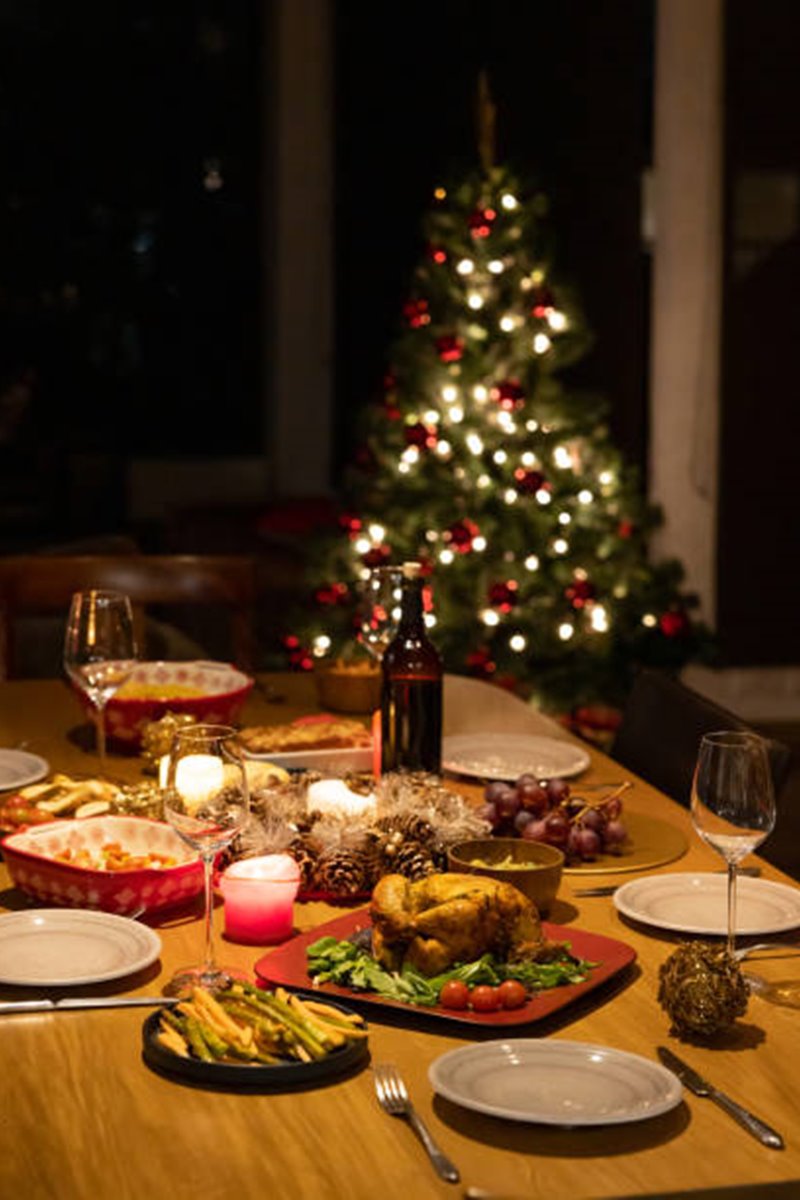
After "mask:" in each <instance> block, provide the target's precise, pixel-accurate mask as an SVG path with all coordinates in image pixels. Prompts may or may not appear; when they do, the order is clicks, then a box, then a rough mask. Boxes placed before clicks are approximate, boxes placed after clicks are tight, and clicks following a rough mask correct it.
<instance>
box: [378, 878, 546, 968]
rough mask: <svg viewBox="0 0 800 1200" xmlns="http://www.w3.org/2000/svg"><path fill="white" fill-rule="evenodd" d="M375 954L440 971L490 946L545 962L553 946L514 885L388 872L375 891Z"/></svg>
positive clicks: (505, 954)
mask: <svg viewBox="0 0 800 1200" xmlns="http://www.w3.org/2000/svg"><path fill="white" fill-rule="evenodd" d="M371 916H372V952H373V954H374V956H375V958H376V959H377V960H378V962H380V963H381V964H382V965H383V966H385V967H388V968H389V969H390V970H398V969H399V968H400V967H401V966H402V964H403V963H404V962H408V963H412V964H413V965H414V966H415V967H417V968H418V970H420V971H422V973H423V974H425V975H438V974H439V973H440V972H441V971H446V970H448V968H450V967H452V966H453V964H454V963H463V962H472V961H473V960H474V959H476V958H480V957H481V955H482V954H486V953H489V952H491V953H492V954H494V955H495V956H496V957H497V958H499V959H502V960H503V961H509V962H519V961H524V960H528V961H533V960H537V959H538V960H541V959H545V958H547V957H548V953H551V952H552V951H553V950H554V949H555V947H554V946H553V944H552V943H549V942H547V941H546V939H545V938H544V936H543V935H542V928H541V924H540V922H539V914H538V912H537V910H536V906H535V905H534V904H533V902H532V901H530V900H529V899H528V898H527V896H524V895H523V894H522V892H520V891H518V890H517V888H515V887H513V886H512V885H511V884H510V883H501V882H500V881H498V880H496V879H490V878H487V877H485V876H483V875H459V874H455V873H446V874H442V875H429V876H427V878H425V879H419V880H416V881H415V882H413V883H412V882H411V880H409V879H406V878H405V876H403V875H384V876H383V878H382V879H381V880H379V882H378V884H377V885H376V887H375V890H374V892H373V894H372V906H371Z"/></svg>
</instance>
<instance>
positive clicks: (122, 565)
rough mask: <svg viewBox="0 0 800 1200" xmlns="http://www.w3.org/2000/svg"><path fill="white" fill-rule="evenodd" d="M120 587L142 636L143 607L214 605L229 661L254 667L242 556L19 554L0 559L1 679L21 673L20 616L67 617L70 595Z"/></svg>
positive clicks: (248, 571) (252, 581) (247, 575)
mask: <svg viewBox="0 0 800 1200" xmlns="http://www.w3.org/2000/svg"><path fill="white" fill-rule="evenodd" d="M86 588H105V589H110V590H114V591H120V592H125V593H126V594H127V595H129V596H130V598H131V601H132V603H133V605H134V608H135V613H136V621H137V626H138V632H139V634H140V637H141V635H142V631H143V628H144V615H145V610H149V609H151V608H152V607H156V608H158V607H161V608H162V609H165V608H167V609H169V610H170V611H172V610H175V609H185V610H187V611H188V610H189V609H190V608H191V609H199V608H200V607H204V608H207V609H209V610H212V609H216V610H218V611H220V612H224V613H225V614H226V617H227V621H228V626H229V629H228V632H229V645H230V649H231V658H232V660H233V661H234V662H235V663H236V665H237V666H239V667H241V668H242V669H243V670H246V671H252V670H253V668H254V666H255V633H254V629H255V605H256V570H255V562H254V560H253V559H252V558H250V557H248V556H244V555H197V554H175V555H171V554H155V555H150V554H121V555H98V554H91V555H82V554H77V555H72V554H69V555H38V554H31V555H18V556H12V557H6V558H0V677H2V676H5V677H10V678H13V677H15V676H17V675H20V674H25V671H24V666H23V664H21V663H20V662H18V656H17V634H18V624H19V620H20V618H23V617H32V616H43V615H52V614H59V615H60V616H64V617H65V616H66V613H67V610H68V607H69V602H70V598H71V596H72V594H73V592H76V591H81V590H84V589H86Z"/></svg>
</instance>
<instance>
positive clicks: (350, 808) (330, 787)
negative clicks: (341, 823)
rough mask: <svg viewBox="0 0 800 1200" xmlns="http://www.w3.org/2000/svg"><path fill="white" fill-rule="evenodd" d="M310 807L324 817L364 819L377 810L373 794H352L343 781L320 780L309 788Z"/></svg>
mask: <svg viewBox="0 0 800 1200" xmlns="http://www.w3.org/2000/svg"><path fill="white" fill-rule="evenodd" d="M308 807H309V809H310V810H314V811H316V812H319V813H322V814H324V815H326V816H327V815H330V816H337V817H363V816H365V815H366V814H367V813H371V812H373V811H374V809H375V796H374V795H373V794H372V792H370V793H369V795H366V796H365V795H363V794H362V793H361V792H352V791H351V790H350V788H349V787H348V786H347V784H346V783H345V782H344V780H343V779H320V780H318V781H317V782H316V783H312V784H310V785H309V788H308Z"/></svg>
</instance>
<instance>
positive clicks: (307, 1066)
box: [142, 996, 369, 1091]
mask: <svg viewBox="0 0 800 1200" xmlns="http://www.w3.org/2000/svg"><path fill="white" fill-rule="evenodd" d="M325 1003H326V1004H330V1006H331V1008H336V1009H338V1010H339V1011H340V1012H342V1013H346V1014H347V1015H348V1016H355V1015H356V1014H355V1013H354V1011H353V1009H351V1008H347V1007H345V1005H343V1004H336V1003H335V1002H334V1001H332V1000H331V999H330V997H328V996H326V997H325ZM160 1017H161V1013H160V1012H154V1013H151V1014H150V1016H149V1017H148V1018H147V1020H146V1021H145V1022H144V1025H143V1026H142V1057H143V1058H144V1061H145V1062H146V1063H147V1065H148V1066H149V1067H151V1068H152V1069H153V1070H154V1071H158V1072H159V1074H162V1075H169V1076H171V1077H173V1078H179V1079H182V1080H185V1081H186V1082H187V1083H196V1084H206V1085H208V1084H211V1085H212V1086H219V1087H231V1086H234V1087H241V1088H249V1089H256V1090H258V1091H270V1090H271V1089H273V1088H280V1089H281V1090H288V1089H290V1088H293V1087H297V1088H306V1087H310V1086H313V1085H314V1084H315V1083H324V1082H325V1081H327V1080H328V1079H334V1078H336V1076H338V1075H343V1074H345V1072H349V1071H352V1070H353V1069H354V1068H355V1067H358V1066H361V1065H362V1064H363V1063H365V1062H366V1061H367V1059H368V1058H369V1045H368V1039H367V1038H357V1039H356V1040H355V1041H352V1042H348V1043H347V1045H345V1046H342V1047H341V1048H340V1049H338V1050H332V1051H331V1053H330V1054H328V1055H327V1056H326V1057H325V1058H321V1059H317V1060H314V1061H312V1062H307V1063H306V1062H288V1061H287V1062H282V1063H275V1064H270V1063H259V1064H258V1065H256V1064H248V1063H242V1065H241V1066H239V1064H238V1063H214V1062H203V1060H202V1059H199V1058H182V1057H181V1055H180V1054H173V1053H172V1051H171V1050H167V1049H166V1047H164V1046H162V1045H161V1043H160V1042H159V1041H158V1039H157V1036H156V1035H157V1033H158V1027H159V1020H160ZM359 1028H361V1029H367V1028H368V1026H367V1023H366V1021H363V1018H362V1024H361V1025H360V1027H359Z"/></svg>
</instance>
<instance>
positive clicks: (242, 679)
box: [106, 662, 253, 751]
mask: <svg viewBox="0 0 800 1200" xmlns="http://www.w3.org/2000/svg"><path fill="white" fill-rule="evenodd" d="M252 687H253V680H252V679H251V678H250V676H249V675H245V673H244V672H243V671H240V670H238V668H237V667H233V666H231V665H230V664H229V663H221V662H142V663H138V664H137V665H136V667H134V670H133V673H132V675H131V677H130V678H129V679H128V680H127V682H126V683H124V684H123V685H122V687H121V688H120V689H119V691H118V692H117V694H116V695H115V696H113V697H112V699H111V700H109V702H108V705H107V707H106V733H107V737H108V740H109V743H113V744H114V746H115V747H116V748H117V749H120V750H129V751H138V749H139V747H140V745H141V736H142V729H143V727H144V726H145V725H146V724H147V723H148V722H149V721H159V720H160V719H161V718H162V717H163V716H164V715H165V714H166V713H168V712H170V713H188V715H189V716H191V717H193V718H194V719H195V721H202V722H204V723H206V722H207V723H210V724H214V725H233V724H234V723H235V722H236V719H237V717H238V716H239V713H240V711H241V708H242V705H243V704H244V702H245V700H246V699H247V697H248V695H249V694H250V691H251V690H252Z"/></svg>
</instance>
